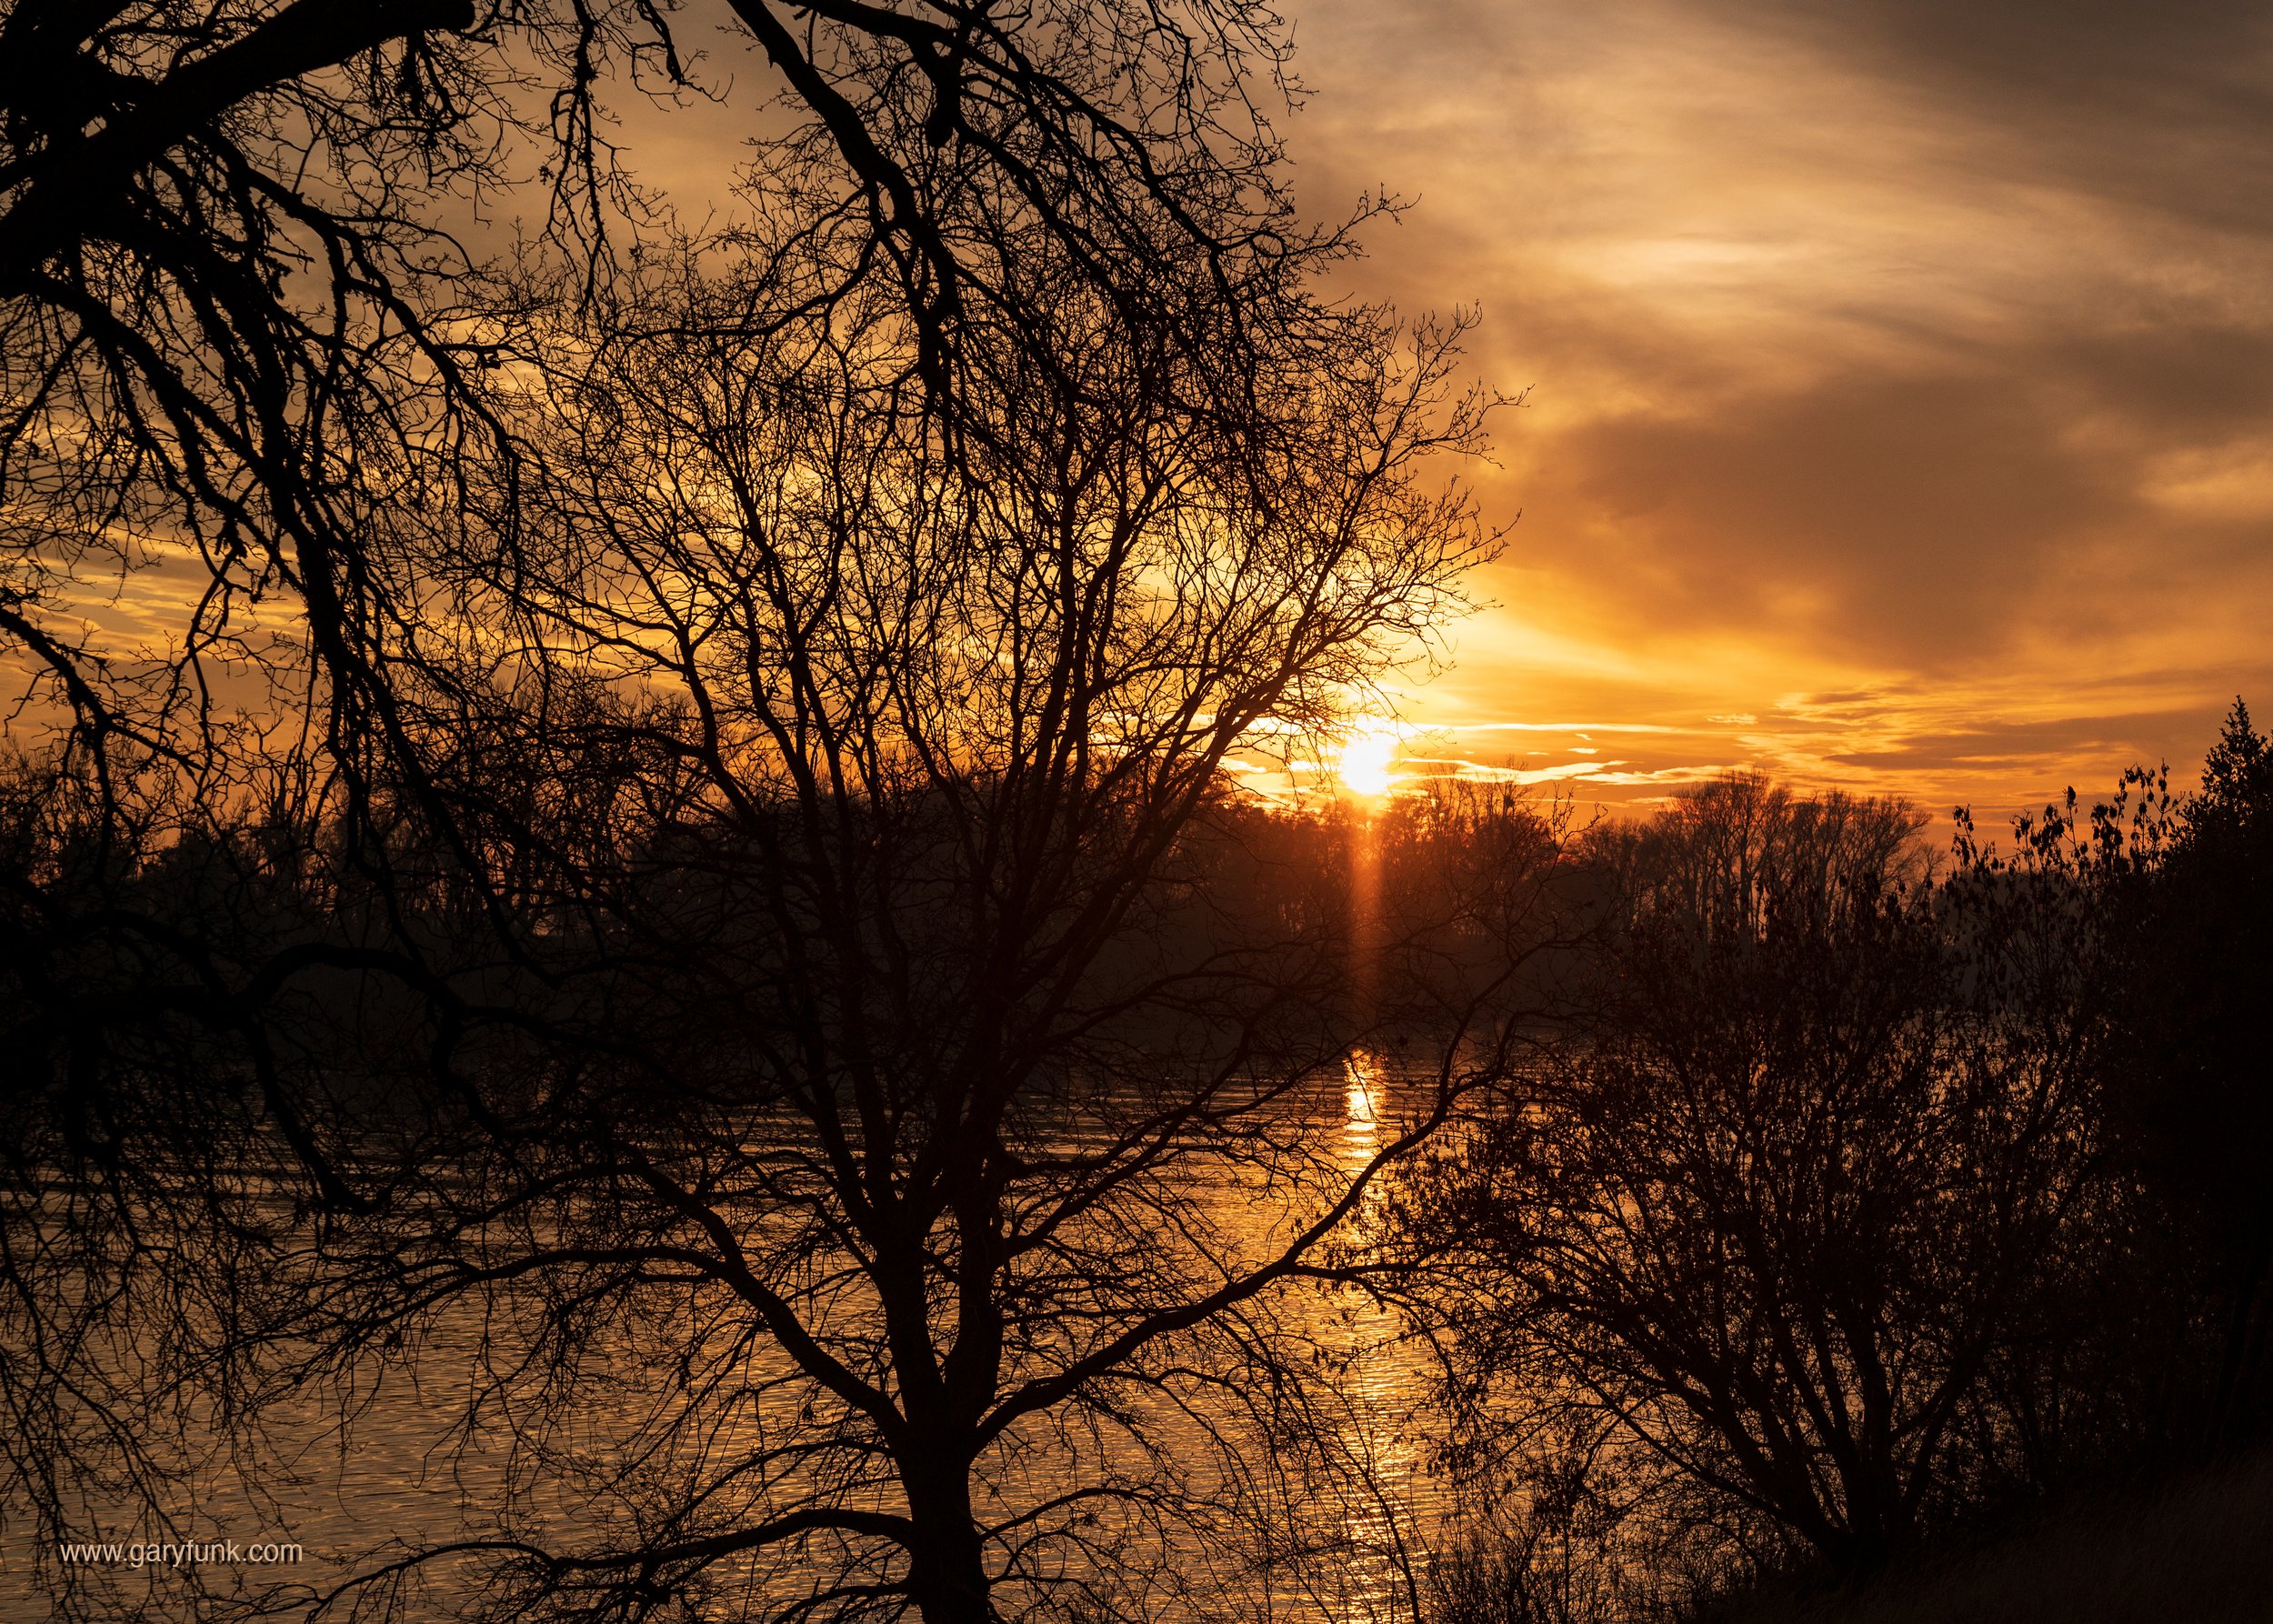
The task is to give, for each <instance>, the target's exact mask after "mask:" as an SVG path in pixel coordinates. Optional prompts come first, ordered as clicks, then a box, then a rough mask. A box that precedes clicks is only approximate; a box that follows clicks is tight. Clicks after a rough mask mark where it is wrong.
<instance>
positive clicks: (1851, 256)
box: [622, 0, 2273, 820]
mask: <svg viewBox="0 0 2273 1624" xmlns="http://www.w3.org/2000/svg"><path fill="white" fill-rule="evenodd" d="M1289 3H1290V5H1291V6H1292V10H1291V12H1290V15H1289V21H1290V23H1291V25H1292V26H1293V28H1294V30H1295V35H1296V38H1297V47H1298V55H1297V71H1298V72H1299V74H1300V75H1301V76H1302V78H1303V79H1304V80H1305V82H1306V83H1307V85H1308V86H1309V92H1310V94H1309V95H1308V97H1307V105H1305V107H1304V108H1303V110H1302V111H1301V112H1300V113H1299V114H1298V115H1296V116H1294V117H1293V118H1291V119H1289V120H1288V121H1287V124H1286V125H1285V128H1286V132H1287V135H1288V136H1289V139H1290V144H1291V148H1292V152H1293V155H1294V158H1295V161H1296V170H1295V175H1296V182H1297V191H1298V195H1299V196H1300V198H1301V200H1302V202H1303V204H1304V206H1305V207H1306V208H1307V209H1308V210H1310V211H1311V212H1313V213H1315V214H1317V215H1318V216H1340V215H1341V214H1342V213H1344V212H1345V211H1346V210H1347V207H1348V206H1350V204H1351V203H1352V202H1354V200H1355V199H1356V198H1357V196H1358V195H1359V194H1360V193H1361V192H1365V191H1367V190H1369V189H1383V188H1386V189H1387V190H1390V191H1393V192H1396V193H1398V194H1400V195H1403V196H1405V197H1406V198H1407V199H1408V200H1410V201H1411V202H1412V203H1413V207H1412V208H1411V209H1410V211H1409V212H1408V213H1407V215H1406V216H1404V218H1403V219H1402V221H1401V222H1399V223H1397V224H1395V225H1391V224H1387V223H1381V224H1377V226H1375V227H1374V228H1373V230H1372V232H1371V234H1370V237H1369V239H1368V240H1369V243H1370V246H1371V250H1372V252H1371V255H1370V257H1369V258H1367V260H1366V261H1364V262H1363V263H1361V264H1360V265H1358V266H1356V267H1355V269H1354V270H1353V271H1352V273H1351V285H1350V288H1349V290H1348V291H1350V292H1352V293H1355V294H1357V295H1360V296H1367V297H1374V298H1386V299H1389V300H1393V301H1395V302H1396V303H1397V305H1398V306H1400V307H1401V308H1402V309H1404V310H1407V311H1408V312H1414V313H1417V312H1420V311H1424V310H1427V309H1432V308H1434V309H1446V308H1449V307H1451V306H1457V305H1477V306H1481V308H1482V311H1483V314H1484V318H1485V326H1484V327H1483V329H1482V330H1481V332H1480V333H1479V334H1478V335H1477V339H1476V342H1475V344H1474V346H1472V353H1473V357H1474V361H1475V364H1476V367H1477V373H1478V375H1479V376H1481V377H1483V378H1485V379H1487V380H1488V381H1489V382H1491V383H1492V384H1494V385H1496V386H1499V387H1501V388H1503V389H1506V390H1508V391H1514V390H1518V389H1525V388H1528V389H1529V391H1530V395H1529V403H1530V404H1529V405H1528V406H1526V407H1525V408H1523V409H1522V410H1520V411H1511V412H1508V413H1507V414H1505V415H1504V416H1502V417H1501V418H1500V419H1499V421H1498V424H1497V450H1498V456H1499V463H1500V466H1498V467H1497V468H1496V469H1487V470H1485V471H1484V472H1483V477H1482V479H1481V481H1480V489H1481V493H1482V496H1483V499H1484V503H1485V506H1486V508H1487V513H1488V515H1489V516H1491V517H1492V518H1493V519H1495V520H1496V521H1500V522H1506V521H1509V520H1513V519H1514V518H1515V517H1516V516H1517V513H1518V512H1520V514H1521V521H1520V523H1519V524H1517V525H1516V526H1514V529H1513V531H1512V533H1511V537H1510V546H1509V550H1508V553H1507V557H1506V559H1505V560H1504V561H1503V562H1502V563H1501V564H1500V565H1498V566H1495V567H1494V568H1493V569H1492V570H1491V571H1489V572H1488V573H1487V577H1486V578H1485V580H1484V581H1483V582H1482V587H1483V593H1484V596H1487V597H1488V598H1489V599H1491V600H1493V601H1492V606H1490V607H1488V608H1487V609H1486V610H1485V611H1484V612H1483V613H1481V614H1480V615H1478V616H1477V617H1476V618H1475V619H1473V620H1471V621H1470V622H1468V623H1467V625H1466V626H1465V627H1462V628H1461V630H1460V632H1459V633H1458V636H1457V643H1456V646H1455V649H1454V655H1455V660H1454V663H1453V665H1452V667H1451V668H1450V669H1448V670H1447V671H1445V672H1444V673H1443V674H1441V675H1440V676H1438V677H1437V678H1436V679H1435V680H1434V681H1433V682H1430V683H1429V684H1427V686H1426V687H1416V688H1414V689H1413V690H1412V691H1411V692H1409V693H1408V694H1407V696H1406V697H1405V699H1404V713H1405V716H1406V717H1407V721H1408V723H1409V726H1410V729H1411V737H1407V740H1406V742H1405V744H1404V746H1403V750H1404V753H1405V756H1406V757H1407V758H1408V761H1407V770H1441V768H1430V767H1425V766H1423V765H1421V764H1420V763H1419V762H1417V761H1413V760H1411V759H1410V758H1413V757H1423V758H1435V759H1437V760H1439V761H1463V760H1464V761H1468V762H1475V763H1479V764H1486V765H1491V766H1501V765H1511V766H1512V765H1519V766H1520V767H1523V768H1524V769H1525V771H1526V772H1527V775H1529V776H1532V777H1536V778H1538V779H1541V780H1545V781H1553V782H1557V783H1560V784H1562V785H1564V786H1565V787H1567V791H1568V792H1569V793H1571V794H1573V795H1574V796H1576V797H1577V798H1578V799H1579V800H1581V801H1582V802H1595V803H1602V802H1634V801H1647V800H1649V799H1652V798H1654V797H1660V796H1662V795H1664V794H1666V793H1667V792H1668V791H1669V790H1670V789H1672V788H1675V787H1678V786H1680V785H1681V784H1684V783H1687V782H1693V781H1695V780H1696V779H1697V778H1698V777H1703V776H1707V775H1709V774H1710V773H1712V772H1714V771H1716V770H1717V769H1721V768H1725V767H1734V766H1745V765H1749V766H1758V767H1766V768H1767V769H1769V770H1771V771H1773V772H1775V773H1777V774H1778V775H1779V776H1781V777H1786V778H1787V779H1789V780H1793V781H1796V782H1797V783H1800V784H1803V785H1807V786H1815V785H1823V784H1839V785H1843V786H1846V787H1851V788H1857V789H1865V790H1872V791H1892V792H1897V793H1900V794H1904V795H1907V796H1909V797H1912V798H1913V799H1914V800H1916V801H1917V802H1918V804H1919V805H1920V806H1921V807H1925V808H1926V809H1928V810H1929V811H1931V812H1933V813H1935V814H1936V815H1941V814H1945V813H1947V811H1948V808H1949V807H1950V806H1951V805H1952V804H1953V803H1955V802H1958V801H1965V802H1968V803H1969V804H1971V805H1973V806H1974V807H1976V808H1977V810H1978V812H1979V813H1980V814H1981V815H1982V817H1984V819H1985V820H1987V819H1990V818H1994V817H2001V816H2002V815H2004V814H2006V813H2008V812H2010V811H2012V810H2014V809H2017V808H2019V807H2027V806H2032V805H2035V806H2040V805H2042V804H2043V803H2044V802H2045V801H2046V800H2048V799H2049V798H2052V797H2056V796H2057V795H2058V793H2059V792H2060V790H2061V789H2062V788H2063V787H2065V786H2067V785H2069V784H2074V785H2076V786H2077V787H2078V789H2079V790H2081V791H2082V792H2083V793H2084V794H2085V795H2087V796H2090V795H2094V794H2098V793H2104V792H2105V791H2106V790H2107V789H2108V788H2109V787H2112V785H2113V784H2114V782H2115V780H2116V778H2117V776H2118V774H2119V773H2120V771H2121V770H2122V768H2123V767H2126V766H2128V765H2129V764H2131V763H2133V762H2140V761H2144V762H2150V763H2151V762H2153V761H2156V760H2160V759H2168V761H2170V762H2171V763H2172V764H2173V766H2174V767H2176V769H2177V776H2178V778H2179V780H2180V782H2181V783H2182V784H2186V785H2190V784H2191V783H2192V782H2193V781H2194V778H2195V776H2196V774H2197V772H2198V766H2199V762H2200V759H2201V756H2202V753H2203V751H2204V749H2205V748H2206V747H2208V743H2209V742H2210V739H2211V738H2212V737H2213V736H2214V734H2215V732H2216V729H2217V726H2218V720H2219V718H2220V717H2221V716H2222V714H2223V713H2224V711H2225V709H2226V707H2228V705H2229V704H2230V702H2231V700H2232V697H2233V696H2234V695H2235V694H2237V693H2242V694H2246V695H2248V696H2250V697H2253V698H2257V699H2258V700H2259V701H2260V705H2259V715H2260V719H2262V718H2263V717H2265V716H2267V715H2273V637H2268V633H2267V630H2266V623H2267V622H2268V618H2273V616H2268V609H2273V546H2268V540H2269V539H2273V432H2269V431H2273V276H2268V261H2269V260H2273V254H2269V253H2268V250H2273V88H2268V87H2273V11H2269V10H2268V9H2267V8H2265V7H2263V6H2260V5H2241V4H2231V3H2227V0H2218V3H2210V0H2158V4H2155V5H2145V4H2141V3H2136V0H2133V3H2126V4H2116V3H2115V0H2059V3H2058V4H2055V3H2053V0H2002V3H2000V4H1998V5H1995V6H1985V5H1979V4H1978V3H1965V0H1842V3H1841V4H1839V5H1836V6H1832V5H1821V4H1810V3H1809V0H1685V3H1676V0H1593V3H1590V4H1586V5H1580V4H1576V3H1573V0H1563V3H1561V4H1556V5H1548V4H1545V3H1544V0H1399V3H1398V4H1397V5H1382V4H1379V3H1378V0H1289ZM686 20H687V22H688V24H689V25H690V26H689V43H690V44H693V45H697V46H698V48H702V49H704V50H705V51H706V55H707V61H706V65H705V70H704V71H705V76H706V78H707V79H708V80H709V82H711V83H712V84H714V85H718V84H725V83H728V82H731V84H732V85H733V93H732V94H731V95H728V96H727V97H726V100H725V103H724V104H723V105H710V104H706V103H701V102H697V103H696V104H695V105H692V106H690V107H686V108H682V109H678V110H676V111H671V112H667V113H658V112H656V111H654V110H652V109H645V108H643V107H640V106H639V105H636V98H635V105H632V106H630V107H626V109H625V111H626V114H627V115H628V116H627V118H626V125H625V126H624V130H623V132H622V133H623V134H624V135H625V136H626V142H627V147H628V152H627V155H628V157H629V159H630V161H631V163H632V165H633V166H634V168H635V169H636V171H637V172H638V173H639V174H640V175H642V176H643V178H646V179H647V180H649V181H650V182H653V183H656V184H659V185H664V186H666V188H667V189H668V191H669V193H670V195H671V196H672V197H673V199H674V201H675V202H676V203H677V204H678V205H679V206H681V208H682V209H683V210H685V211H686V214H687V215H689V216H691V217H692V218H694V219H695V220H697V221H699V220H700V219H701V218H702V217H703V216H704V215H705V213H706V211H707V210H709V209H711V208H712V207H713V206H716V208H717V209H718V210H720V211H721V213H726V214H730V213H731V212H732V210H733V207H734V206H733V203H732V200H731V199H730V198H729V197H728V196H727V195H726V188H727V186H728V185H729V182H730V178H731V176H732V175H733V173H734V170H735V168H736V165H738V163H739V162H740V161H741V159H742V158H743V156H744V155H745V154H744V147H743V143H744V142H745V141H746V140H747V139H748V137H749V136H750V135H752V134H753V132H754V131H756V130H757V129H758V128H760V127H762V123H763V121H765V120H766V119H767V118H768V116H769V115H767V114H766V113H764V112H762V111H759V110H757V109H756V108H755V107H754V106H753V103H754V102H755V101H756V99H757V97H758V96H759V95H762V94H764V92H765V91H766V90H768V89H770V84H769V82H768V81H769V75H768V74H767V70H766V68H765V66H764V65H763V63H762V62H759V61H758V60H756V58H755V57H754V55H752V54H751V53H750V52H749V51H748V50H747V48H746V45H742V44H740V43H739V42H736V41H733V40H729V39H726V38H724V37H721V36H720V35H718V34H717V33H716V26H715V25H716V13H715V10H713V11H711V12H710V13H708V14H707V15H706V11H705V8H702V7H697V8H696V11H695V13H694V14H692V15H690V16H689V17H688V18H687V19H686ZM694 35H700V36H701V37H700V39H699V40H697V39H696V38H694V37H693V36H694ZM771 116H774V117H776V118H777V116H778V115H771Z"/></svg>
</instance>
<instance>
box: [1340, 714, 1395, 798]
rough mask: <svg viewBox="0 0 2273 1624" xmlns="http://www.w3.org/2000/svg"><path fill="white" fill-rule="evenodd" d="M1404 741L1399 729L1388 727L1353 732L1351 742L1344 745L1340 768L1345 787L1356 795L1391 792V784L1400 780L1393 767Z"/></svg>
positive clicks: (1375, 794) (1376, 794)
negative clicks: (1401, 738) (1398, 735)
mask: <svg viewBox="0 0 2273 1624" xmlns="http://www.w3.org/2000/svg"><path fill="white" fill-rule="evenodd" d="M1401 742H1402V741H1401V740H1400V739H1399V738H1398V737H1397V733H1396V731H1395V730H1394V729H1391V728H1387V727H1369V728H1367V730H1366V731H1365V732H1363V733H1355V734H1352V735H1351V736H1350V738H1349V742H1348V743H1347V744H1345V745H1344V746H1343V747H1342V757H1341V761H1340V763H1339V765H1338V767H1337V772H1338V774H1339V776H1340V777H1341V780H1342V787H1343V788H1345V789H1347V790H1348V791H1349V792H1350V793H1351V794H1352V795H1367V796H1378V795H1387V794H1388V793H1389V786H1390V785H1391V784H1392V783H1394V782H1395V781H1396V775H1395V774H1394V773H1392V772H1391V771H1390V770H1389V768H1390V767H1391V765H1392V764H1393V763H1394V762H1395V761H1396V760H1397V746H1398V745H1399V744H1400V743H1401Z"/></svg>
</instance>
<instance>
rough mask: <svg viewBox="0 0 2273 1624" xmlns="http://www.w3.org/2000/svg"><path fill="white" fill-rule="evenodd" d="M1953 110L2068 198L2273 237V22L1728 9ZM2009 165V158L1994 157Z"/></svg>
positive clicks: (1900, 1)
mask: <svg viewBox="0 0 2273 1624" xmlns="http://www.w3.org/2000/svg"><path fill="white" fill-rule="evenodd" d="M1713 9H1714V10H1715V11H1716V12H1717V13H1718V14H1719V15H1723V16H1725V17H1727V18H1729V19H1731V20H1734V21H1737V22H1738V23H1740V24H1743V25H1750V26H1755V27H1759V28H1763V29H1768V30H1772V31H1775V32H1777V33H1779V34H1786V35H1797V36H1802V37H1805V38H1807V39H1808V40H1809V41H1811V42H1812V43H1814V44H1816V45H1818V46H1820V47H1822V48H1823V49H1824V50H1826V52H1827V54H1829V55H1832V56H1833V57H1834V58H1835V59H1837V60H1842V61H1844V62H1846V63H1847V64H1848V65H1853V66H1857V67H1859V68H1862V69H1864V70H1865V71H1867V72H1872V73H1876V74H1877V75H1882V76H1884V77H1886V78H1888V79H1892V80H1895V81H1898V82H1900V83H1903V84H1906V85H1913V86H1915V87H1917V88H1918V89H1921V90H1924V91H1927V92H1928V93H1931V94H1934V95H1938V96H1939V97H1940V98H1941V100H1942V102H1943V104H1944V105H1945V107H1946V108H1947V109H1948V111H1949V112H1950V114H1951V115H1953V116H1955V117H1958V118H1960V119H1964V120H1967V121H1968V122H1970V123H1973V124H1975V125H1978V126H1979V127H1980V128H1981V129H1982V130H1983V131H1985V132H1989V133H1996V132H2002V133H2003V134H2004V135H2008V136H2011V137H2014V138H2017V140H2018V142H2019V143H2021V144H2023V145H2027V146H2028V147H2030V148H2032V149H2033V156H2034V159H2035V163H2036V165H2037V166H2038V167H2040V168H2041V169H2042V170H2043V171H2044V172H2046V173H2048V174H2050V175H2057V176H2058V177H2059V178H2060V179H2061V180H2062V181H2063V182H2064V183H2065V184H2068V185H2072V186H2074V187H2076V188H2078V189H2080V190H2084V191H2088V192H2091V193H2094V194H2097V195H2103V196H2108V197H2113V198H2117V199H2119V200H2121V201H2124V202H2126V203H2128V204H2130V205H2133V206H2138V207H2141V208H2144V209H2148V210H2154V211H2158V212H2164V213H2168V214H2172V215H2177V216H2184V217H2187V218H2188V219H2189V220H2191V221H2193V222H2195V223H2198V224H2202V225H2208V226H2217V227H2221V228H2225V229H2234V230H2241V231H2247V232H2252V233H2258V232H2265V231H2268V230H2273V12H2268V8H2267V7H2266V6H2264V5H2258V4H2253V3H2252V4H2244V3H2241V0H2157V3H2152V4H2141V3H2139V0H1997V3H1995V4H1982V3H1981V0H1853V3H1848V4H1842V5H1821V4H1817V3H1814V0H1718V3H1717V4H1716V5H1714V7H1713ZM1984 161H1985V162H1987V163H1989V164H1992V165H2000V166H2003V165H2011V164H2012V163H2013V161H2014V155H2013V154H2012V153H2011V152H2010V151H2006V152H2000V153H1997V154H1995V155H1984Z"/></svg>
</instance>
